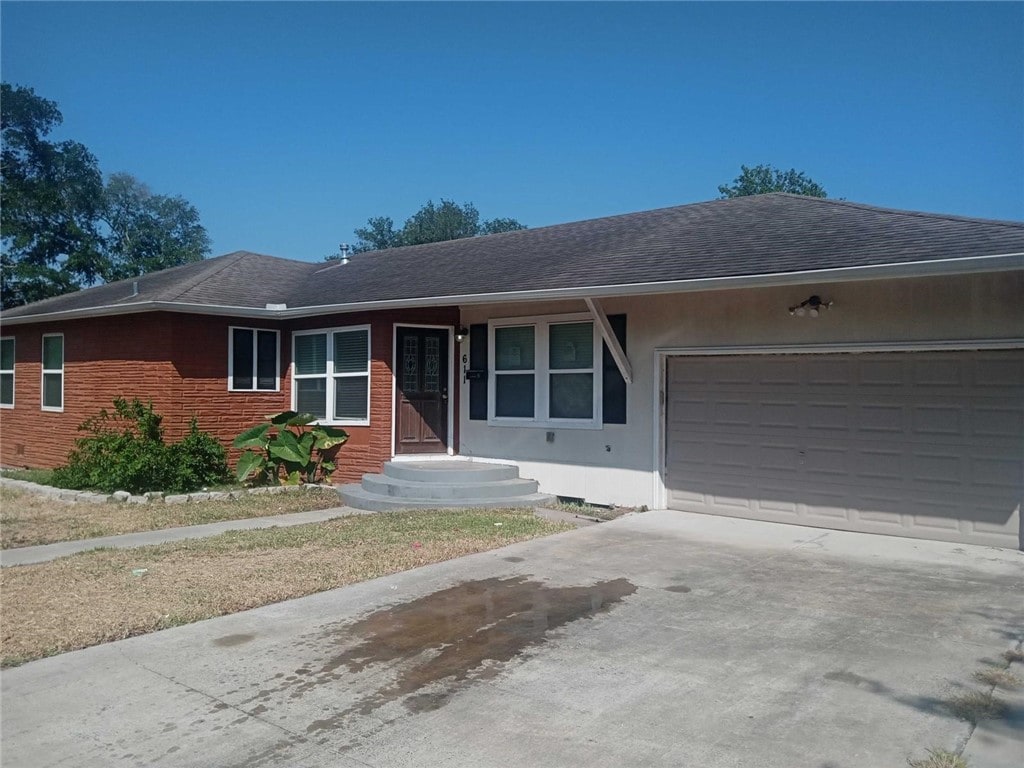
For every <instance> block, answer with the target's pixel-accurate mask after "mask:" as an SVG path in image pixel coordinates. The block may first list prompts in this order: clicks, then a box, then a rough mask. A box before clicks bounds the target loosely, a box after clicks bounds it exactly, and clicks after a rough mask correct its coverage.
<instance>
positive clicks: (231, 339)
mask: <svg viewBox="0 0 1024 768" xmlns="http://www.w3.org/2000/svg"><path fill="white" fill-rule="evenodd" d="M235 331H252V386H251V387H249V388H248V389H242V388H239V387H236V386H235V384H234V381H235ZM260 331H262V332H263V333H272V334H274V339H275V347H274V352H275V355H274V388H273V389H258V388H257V387H256V382H257V379H258V377H257V376H256V371H257V370H258V369H259V361H258V360H257V356H256V351H257V349H258V348H259V344H258V338H259V332H260ZM280 391H281V332H280V331H278V330H275V329H274V328H251V327H249V326H246V325H229V326H228V392H280Z"/></svg>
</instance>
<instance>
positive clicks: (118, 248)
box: [101, 173, 210, 282]
mask: <svg viewBox="0 0 1024 768" xmlns="http://www.w3.org/2000/svg"><path fill="white" fill-rule="evenodd" d="M101 219H102V221H103V223H104V224H105V225H106V237H105V238H104V254H105V256H106V263H105V264H104V271H103V279H104V280H106V281H108V282H109V281H112V280H123V279H125V278H128V277H137V276H139V275H142V274H145V273H147V272H156V271H157V270H160V269H167V268H168V267H176V266H179V265H181V264H187V263H189V262H192V261H201V260H202V259H203V258H204V257H205V256H206V255H207V254H208V253H209V252H210V238H209V236H208V235H207V234H206V230H205V229H204V228H203V226H202V225H201V224H200V223H199V211H197V210H196V209H195V206H193V205H192V204H191V203H189V202H188V201H187V200H185V199H184V198H183V197H181V196H176V197H167V196H166V195H154V194H153V193H152V192H150V191H149V188H148V187H147V186H146V185H145V184H143V183H142V182H140V181H139V180H138V179H136V178H135V177H133V176H130V175H128V174H127V173H115V174H113V175H111V177H110V179H109V180H108V181H107V185H106V188H105V189H104V190H103V205H102V211H101Z"/></svg>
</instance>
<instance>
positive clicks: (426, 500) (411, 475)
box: [338, 461, 555, 512]
mask: <svg viewBox="0 0 1024 768" xmlns="http://www.w3.org/2000/svg"><path fill="white" fill-rule="evenodd" d="M338 494H339V495H340V496H341V498H342V500H343V501H344V502H345V504H347V505H348V506H350V507H355V508H356V509H365V510H369V511H373V512H383V511H388V510H396V509H439V508H445V507H535V506H543V505H545V504H551V503H553V502H554V501H555V497H554V496H550V495H548V494H544V493H538V492H537V481H535V480H526V479H523V478H520V477H519V468H518V467H516V466H515V465H514V464H490V463H475V462H468V461H417V462H394V461H389V462H386V463H385V464H384V472H383V473H382V474H366V475H363V481H362V483H350V484H348V485H343V486H341V487H340V488H339V489H338Z"/></svg>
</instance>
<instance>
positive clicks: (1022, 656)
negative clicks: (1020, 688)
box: [1003, 648, 1024, 664]
mask: <svg viewBox="0 0 1024 768" xmlns="http://www.w3.org/2000/svg"><path fill="white" fill-rule="evenodd" d="M1003 658H1004V659H1006V663H1007V664H1013V662H1015V661H1024V650H1021V649H1020V648H1011V649H1010V650H1008V651H1004V652H1003Z"/></svg>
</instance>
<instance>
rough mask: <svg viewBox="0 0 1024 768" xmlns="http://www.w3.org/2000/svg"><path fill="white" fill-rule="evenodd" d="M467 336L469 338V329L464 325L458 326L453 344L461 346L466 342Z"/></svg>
mask: <svg viewBox="0 0 1024 768" xmlns="http://www.w3.org/2000/svg"><path fill="white" fill-rule="evenodd" d="M467 336H469V329H468V328H466V326H464V325H460V326H459V327H458V329H457V330H456V331H455V343H456V344H461V343H462V342H464V341H465V340H466V337H467Z"/></svg>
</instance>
